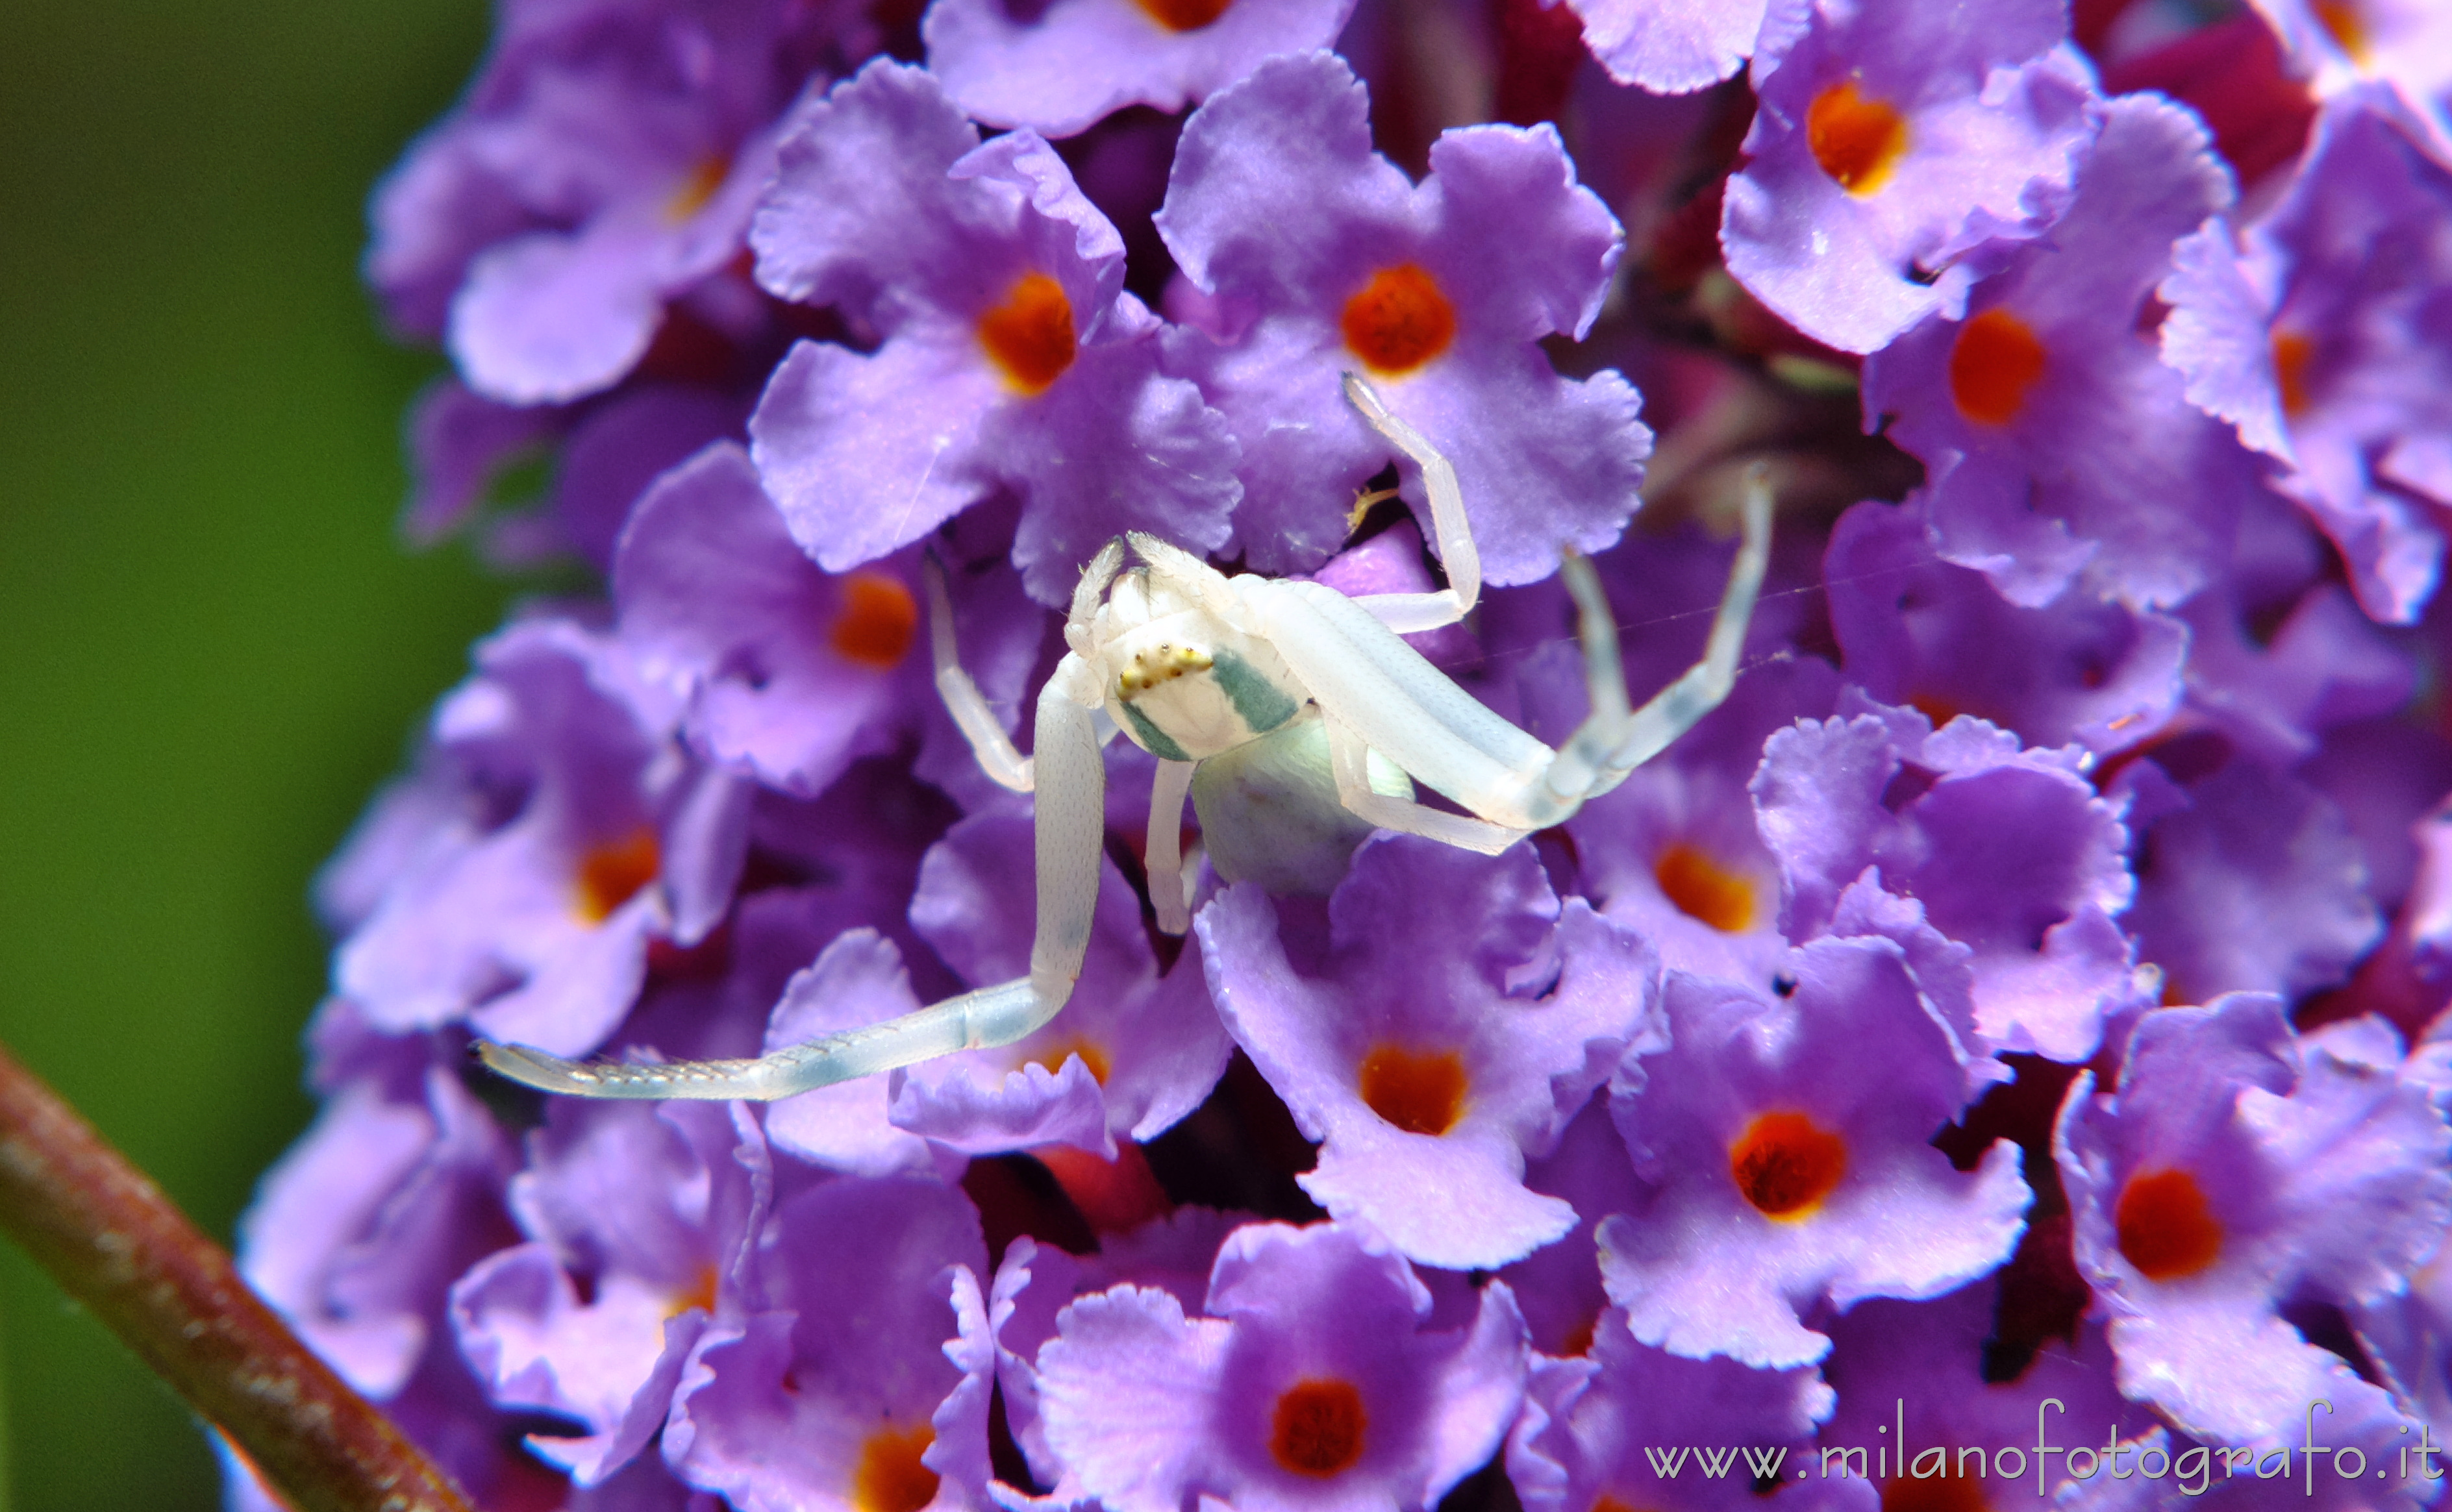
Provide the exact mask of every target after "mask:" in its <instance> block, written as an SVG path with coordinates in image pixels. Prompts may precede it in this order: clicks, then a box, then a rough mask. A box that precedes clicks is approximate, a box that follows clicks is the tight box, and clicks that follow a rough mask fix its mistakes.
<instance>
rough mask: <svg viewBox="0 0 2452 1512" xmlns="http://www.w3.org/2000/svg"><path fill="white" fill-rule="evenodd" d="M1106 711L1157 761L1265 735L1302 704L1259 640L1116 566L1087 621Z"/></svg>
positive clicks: (1191, 595)
mask: <svg viewBox="0 0 2452 1512" xmlns="http://www.w3.org/2000/svg"><path fill="white" fill-rule="evenodd" d="M1090 643H1091V645H1092V646H1093V647H1094V648H1095V658H1096V660H1097V673H1098V675H1099V677H1100V678H1101V681H1102V683H1103V685H1104V687H1105V689H1106V693H1107V699H1106V710H1107V716H1108V717H1109V718H1112V719H1113V720H1115V721H1116V726H1117V729H1120V730H1121V731H1123V732H1124V735H1125V736H1127V737H1128V738H1129V739H1131V741H1132V742H1133V743H1134V744H1135V745H1137V746H1139V747H1140V748H1141V749H1142V750H1144V751H1147V752H1148V753H1149V754H1150V755H1152V756H1157V757H1158V758H1159V759H1160V760H1165V761H1202V760H1206V759H1208V758H1209V757H1211V756H1218V755H1221V754H1223V753H1225V752H1228V751H1232V750H1234V749H1235V748H1236V746H1239V745H1243V744H1245V743H1247V742H1249V741H1251V740H1253V739H1256V738H1257V737H1258V736H1264V735H1266V734H1268V733H1269V732H1270V731H1272V730H1275V729H1276V728H1277V727H1278V726H1280V725H1282V724H1284V723H1285V722H1286V721H1287V720H1289V719H1291V718H1293V717H1295V714H1296V713H1297V712H1299V711H1300V710H1301V708H1302V706H1303V703H1304V697H1303V693H1302V687H1301V684H1299V683H1297V682H1296V681H1295V678H1294V674H1293V673H1291V672H1289V671H1288V670H1287V669H1286V663H1285V658H1283V657H1280V656H1278V655H1277V654H1276V652H1275V650H1274V649H1273V648H1271V646H1270V645H1269V643H1268V642H1267V641H1266V640H1263V639H1260V638H1257V637H1255V636H1251V635H1247V634H1245V633H1244V632H1243V631H1242V630H1240V629H1238V628H1236V626H1235V625H1234V624H1232V623H1230V622H1228V621H1227V620H1225V619H1220V618H1219V617H1218V616H1216V614H1213V613H1211V612H1210V611H1209V610H1208V609H1207V608H1205V607H1204V606H1203V605H1202V604H1201V602H1200V601H1199V596H1198V595H1197V594H1196V592H1187V591H1185V590H1184V589H1183V588H1182V587H1180V586H1178V585H1177V584H1176V583H1174V582H1172V581H1170V580H1168V579H1167V577H1166V576H1165V575H1164V574H1163V573H1162V572H1161V571H1160V570H1158V569H1156V568H1153V567H1150V566H1147V565H1144V566H1138V567H1135V568H1132V569H1131V570H1129V571H1127V572H1124V573H1121V574H1119V575H1118V576H1117V579H1116V581H1115V584H1114V586H1113V587H1111V588H1110V589H1109V590H1108V592H1107V601H1106V602H1105V603H1103V604H1101V605H1100V606H1099V607H1098V611H1097V614H1096V615H1094V616H1092V617H1091V620H1090Z"/></svg>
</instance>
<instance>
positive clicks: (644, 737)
mask: <svg viewBox="0 0 2452 1512" xmlns="http://www.w3.org/2000/svg"><path fill="white" fill-rule="evenodd" d="M477 659H478V666H479V676H478V677H476V678H475V679H474V680H473V681H471V682H469V683H468V684H466V685H465V686H464V687H463V688H461V689H460V690H459V691H458V692H457V693H455V694H453V695H452V696H451V697H449V698H448V699H446V700H445V703H444V705H443V707H442V708H441V709H440V710H438V711H437V712H436V715H435V718H434V727H433V734H432V740H433V749H432V751H431V753H430V754H429V756H428V758H427V759H428V769H427V771H426V772H425V774H423V775H421V776H419V777H416V778H412V779H410V783H411V786H410V787H409V788H408V789H407V790H406V792H405V794H400V795H395V796H391V797H387V798H386V800H385V803H384V807H385V808H386V809H391V808H393V807H394V806H395V805H398V806H399V812H403V813H405V815H408V816H409V817H411V818H414V817H416V816H419V815H424V816H426V817H428V818H430V819H432V820H434V821H435V823H434V831H433V833H431V834H430V835H426V836H425V837H424V838H423V839H421V840H419V841H417V842H416V843H414V844H404V843H403V839H402V836H401V835H400V832H399V828H398V827H397V822H396V821H395V820H394V819H393V818H392V816H391V815H386V816H385V817H384V818H382V819H381V820H379V821H376V822H375V823H374V824H373V825H372V827H371V829H370V830H369V831H368V832H367V833H368V834H369V836H370V840H379V841H380V843H381V848H382V853H383V854H385V855H386V856H390V857H392V858H394V859H395V860H396V861H397V862H398V863H399V870H398V871H397V872H396V873H395V874H393V875H391V876H390V877H388V878H387V879H384V880H383V881H382V882H381V884H380V886H379V887H378V886H377V885H376V879H375V878H373V877H370V876H365V875H358V876H353V878H352V881H351V887H352V889H353V890H354V891H356V892H359V893H363V894H366V900H371V899H372V898H373V897H374V896H376V895H378V894H379V897H380V901H379V902H372V906H371V907H370V908H369V909H368V910H367V912H366V917H365V922H364V923H363V924H361V925H360V926H359V928H358V929H357V931H356V932H355V933H352V934H351V935H350V936H349V938H348V940H347V942H346V944H344V945H343V946H342V948H341V952H340V959H339V963H338V966H337V968H336V971H335V975H336V977H337V979H338V985H339V988H340V991H341V992H343V993H345V994H346V995H348V996H349V997H351V998H353V999H355V1000H356V1001H357V1002H359V1003H360V1004H362V1005H363V1006H364V1007H365V1009H366V1013H367V1016H368V1018H369V1019H370V1020H371V1021H372V1022H373V1023H374V1024H375V1025H376V1026H377V1027H378V1028H381V1029H384V1030H386V1031H393V1032H398V1031H406V1030H412V1029H427V1028H433V1027H436V1026H439V1025H442V1024H445V1023H451V1022H454V1021H457V1020H462V1019H465V1020H467V1021H468V1022H470V1023H472V1024H474V1025H475V1026H476V1027H477V1028H478V1029H479V1030H481V1031H484V1033H486V1034H489V1035H491V1036H493V1037H495V1038H497V1039H507V1040H511V1041H515V1042H517V1043H521V1044H527V1045H534V1046H536V1047H538V1048H540V1049H543V1050H547V1051H555V1052H557V1053H563V1054H577V1053H583V1052H584V1051H589V1050H592V1049H594V1048H595V1047H596V1046H597V1045H599V1044H601V1043H603V1039H604V1037H605V1035H606V1034H608V1033H610V1032H611V1031H612V1029H613V1027H614V1026H615V1025H616V1024H617V1023H619V1022H620V1021H621V1019H622V1016H623V1014H624V1013H625V1012H627V1011H629V1008H630V1005H631V1004H632V1002H633V1001H634V1000H635V999H636V998H637V996H638V993H639V989H640V986H641V983H642V981H643V975H644V972H645V969H646V952H647V943H648V941H649V939H650V938H651V937H660V938H670V939H674V940H677V941H679V942H680V943H682V944H685V945H686V944H690V943H694V942H695V941H697V940H698V939H700V938H701V937H702V936H703V935H704V934H705V933H707V931H708V930H710V929H712V928H713V927H714V926H715V924H716V922H717V921H718V920H719V919H720V918H721V917H722V913H723V910H724V908H725V905H726V904H727V902H728V901H729V899H730V896H731V893H732V887H733V882H734V879H735V878H736V877H737V876H738V875H739V874H740V869H741V864H742V855H743V852H744V847H745V845H746V842H747V819H748V807H749V805H748V798H749V793H748V790H747V789H746V788H745V787H743V786H742V785H741V784H739V783H737V782H736V781H734V780H733V779H731V778H729V777H727V776H724V775H723V774H722V773H720V772H716V771H712V770H708V769H704V768H701V767H697V766H695V765H694V764H692V763H689V762H686V761H683V760H681V759H679V758H678V757H679V753H678V752H676V751H674V750H673V749H672V748H670V747H669V746H668V745H666V744H664V743H663V742H662V740H661V739H660V738H659V736H658V733H657V732H655V731H653V730H650V729H646V728H643V727H642V726H641V724H640V723H639V721H638V718H637V717H636V716H635V715H634V713H633V712H632V710H631V709H630V707H628V706H627V705H626V704H624V703H623V702H621V701H619V700H617V699H616V698H614V697H609V696H607V695H606V694H605V693H604V692H603V690H602V689H601V688H600V687H599V686H597V684H596V683H595V682H594V681H592V680H591V678H590V671H591V663H595V664H597V665H600V666H601V665H603V663H604V661H605V659H606V643H605V642H604V641H603V639H602V638H599V637H597V636H596V635H595V634H594V633H592V632H590V631H588V630H585V629H584V628H583V627H582V626H580V625H579V624H577V623H575V622H573V621H570V620H564V619H532V620H526V621H523V622H520V623H516V624H514V625H512V626H511V627H510V628H508V629H506V630H504V631H503V632H501V633H500V634H499V635H497V636H496V637H495V638H493V639H491V640H489V641H487V642H485V643H484V645H483V646H481V647H480V648H479V651H478V654H477ZM438 787H439V788H441V789H443V790H445V791H446V792H449V793H450V794H451V795H452V800H449V801H438V798H437V796H436V795H435V794H434V793H433V792H432V790H433V789H435V788H438ZM421 789H423V790H425V791H420V790H421ZM342 865H343V866H344V867H345V868H349V869H351V870H353V871H354V870H355V868H354V866H353V864H352V863H350V862H347V861H345V862H344V863H342Z"/></svg>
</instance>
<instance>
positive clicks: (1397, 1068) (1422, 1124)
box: [1355, 1045, 1465, 1134]
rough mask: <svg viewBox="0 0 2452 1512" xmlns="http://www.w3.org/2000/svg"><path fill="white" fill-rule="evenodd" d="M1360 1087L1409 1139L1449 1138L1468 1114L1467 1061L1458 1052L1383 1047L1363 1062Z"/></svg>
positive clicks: (1372, 1106)
mask: <svg viewBox="0 0 2452 1512" xmlns="http://www.w3.org/2000/svg"><path fill="white" fill-rule="evenodd" d="M1355 1082H1356V1089H1357V1090H1359V1091H1360V1092H1361V1093H1362V1101H1363V1103H1364V1104H1365V1105H1366V1106H1367V1107H1369V1108H1370V1109H1371V1110H1372V1111H1373V1112H1374V1113H1377V1114H1378V1115H1379V1116H1380V1117H1382V1118H1384V1119H1386V1120H1387V1121H1388V1122H1390V1123H1392V1124H1394V1125H1395V1126H1396V1127H1397V1128H1398V1129H1403V1130H1404V1131H1405V1132H1407V1133H1409V1134H1444V1133H1446V1132H1447V1131H1448V1130H1449V1129H1453V1128H1454V1127H1455V1121H1456V1119H1457V1118H1458V1117H1459V1116H1460V1115H1461V1114H1462V1113H1463V1112H1464V1089H1465V1074H1464V1059H1463V1057H1461V1056H1459V1055H1458V1054H1456V1052H1455V1051H1437V1052H1435V1053H1426V1054H1420V1055H1417V1054H1415V1053H1414V1052H1413V1051H1409V1050H1405V1049H1402V1048H1401V1047H1399V1046H1395V1045H1381V1046H1378V1047H1376V1048H1374V1050H1373V1051H1371V1053H1370V1054H1368V1055H1365V1056H1364V1057H1362V1067H1361V1070H1360V1072H1359V1073H1358V1074H1357V1076H1356V1077H1355Z"/></svg>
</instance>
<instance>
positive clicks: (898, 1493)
mask: <svg viewBox="0 0 2452 1512" xmlns="http://www.w3.org/2000/svg"><path fill="white" fill-rule="evenodd" d="M936 1442H937V1434H936V1430H935V1429H933V1428H931V1427H929V1426H928V1425H927V1424H920V1426H918V1427H916V1428H910V1429H895V1428H880V1429H878V1430H877V1431H876V1432H875V1433H872V1434H870V1435H869V1436H868V1442H866V1443H862V1444H861V1445H860V1465H859V1467H858V1468H857V1469H855V1470H854V1471H853V1472H852V1478H851V1504H852V1505H853V1506H855V1507H857V1508H858V1509H859V1512H920V1508H921V1507H923V1506H926V1505H927V1504H928V1503H929V1502H934V1501H935V1500H937V1472H936V1471H934V1470H931V1469H929V1468H928V1467H927V1466H926V1465H924V1464H921V1463H920V1456H921V1455H923V1454H925V1453H927V1452H928V1445H930V1444H932V1443H936Z"/></svg>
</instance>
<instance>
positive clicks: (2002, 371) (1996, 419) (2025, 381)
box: [1949, 308, 2044, 425]
mask: <svg viewBox="0 0 2452 1512" xmlns="http://www.w3.org/2000/svg"><path fill="white" fill-rule="evenodd" d="M2043 376H2044V344H2043V343H2042V342H2041V341H2040V340H2038V339H2037V338H2036V336H2035V332H2034V328H2033V327H2031V326H2029V325H2028V324H2027V323H2026V322H2025V321H2022V320H2020V319H2018V317H2016V316H2015V315H2012V314H2010V313H2009V312H2008V311H2007V310H2005V309H1997V308H1996V309H1988V310H1986V311H1984V312H1983V313H1982V314H1980V315H1977V316H1975V317H1973V318H1972V319H1970V320H1969V321H1968V323H1967V324H1964V325H1961V326H1960V327H1959V328H1958V340H1957V341H1956V342H1955V343H1954V344H1951V346H1950V348H1949V397H1950V398H1951V399H1952V400H1955V401H1956V402H1957V403H1958V412H1959V413H1960V414H1962V415H1964V416H1966V417H1967V418H1968V420H1971V421H1973V422H1976V423H1977V424H1979V425H2006V424H2007V423H2009V422H2011V421H2013V420H2015V419H2017V418H2018V411H2019V410H2020V409H2021V408H2023V407H2024V406H2025V404H2026V403H2027V390H2028V389H2030V388H2032V387H2034V386H2035V380H2036V379H2038V378H2041V377H2043Z"/></svg>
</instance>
